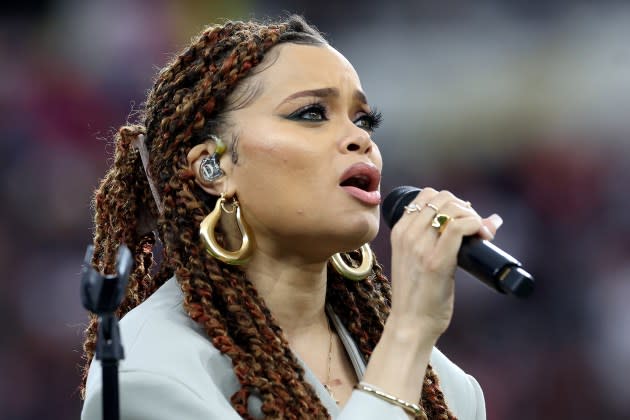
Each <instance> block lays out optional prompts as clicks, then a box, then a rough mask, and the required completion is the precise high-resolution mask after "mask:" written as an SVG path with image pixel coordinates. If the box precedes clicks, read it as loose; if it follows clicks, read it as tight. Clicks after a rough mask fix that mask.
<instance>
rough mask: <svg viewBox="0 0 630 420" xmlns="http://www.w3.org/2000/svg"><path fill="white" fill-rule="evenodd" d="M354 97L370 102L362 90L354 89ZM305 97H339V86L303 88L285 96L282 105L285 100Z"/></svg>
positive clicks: (366, 102) (363, 101)
mask: <svg viewBox="0 0 630 420" xmlns="http://www.w3.org/2000/svg"><path fill="white" fill-rule="evenodd" d="M353 96H354V99H355V100H357V101H359V102H362V103H364V104H366V105H367V104H368V101H367V97H366V96H365V93H363V92H361V91H360V90H355V91H354V95H353ZM303 97H316V98H330V97H333V98H337V97H339V89H337V88H322V89H311V90H303V91H301V92H296V93H294V94H292V95H289V96H287V97H286V98H284V100H283V101H282V102H281V103H280V105H282V104H284V103H285V102H288V101H290V100H292V99H296V98H303Z"/></svg>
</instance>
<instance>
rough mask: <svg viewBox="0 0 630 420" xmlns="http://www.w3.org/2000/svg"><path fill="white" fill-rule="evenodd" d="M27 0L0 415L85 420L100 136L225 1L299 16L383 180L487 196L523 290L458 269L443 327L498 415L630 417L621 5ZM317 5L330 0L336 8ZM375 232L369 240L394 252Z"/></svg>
mask: <svg viewBox="0 0 630 420" xmlns="http://www.w3.org/2000/svg"><path fill="white" fill-rule="evenodd" d="M323 3H325V4H326V7H323V6H322V1H319V2H317V5H313V4H311V2H305V1H297V2H282V1H278V0H266V1H240V0H239V1H231V2H218V1H195V0H186V1H179V2H169V1H166V0H162V1H157V0H156V1H149V0H146V1H140V0H137V1H136V0H133V1H122V0H116V1H111V2H99V1H91V0H88V1H79V0H74V1H73V0H65V1H24V2H21V3H20V4H17V3H14V4H12V5H11V6H3V7H4V8H5V10H4V11H3V12H2V15H0V139H1V140H0V174H1V176H2V179H4V182H3V183H1V184H0V202H2V203H3V205H2V206H0V267H1V268H2V273H3V280H2V281H1V282H0V326H1V327H2V328H1V331H2V334H1V335H0V337H2V339H1V340H0V343H1V345H0V371H1V372H2V375H0V417H1V418H3V419H7V420H31V419H42V418H46V419H71V418H78V416H79V412H80V407H81V401H80V398H79V394H78V391H77V387H78V385H79V381H80V375H79V365H80V362H81V343H82V330H83V327H84V325H85V323H86V319H87V315H86V312H85V311H84V309H83V308H82V307H81V304H80V300H79V287H78V286H79V281H80V277H79V272H80V269H81V263H82V259H83V254H84V252H85V246H86V245H87V244H88V243H90V241H91V234H92V230H91V229H92V227H91V208H90V200H91V194H92V191H93V189H94V188H95V187H96V185H97V183H98V180H99V178H100V177H102V176H103V174H104V172H105V170H106V168H107V167H108V164H109V163H110V162H111V152H112V146H111V139H112V133H113V132H114V131H115V130H116V128H117V127H119V126H120V125H122V124H123V123H125V121H127V118H129V115H130V114H131V115H132V114H133V112H134V111H136V110H138V109H139V108H140V107H141V104H142V101H143V99H144V95H145V92H146V90H147V89H148V88H149V87H150V86H151V82H152V78H153V76H154V74H155V72H156V71H157V69H158V68H160V67H161V66H162V65H164V64H165V63H166V61H167V60H168V58H169V57H170V55H171V54H173V53H175V52H177V51H178V50H179V49H180V48H181V47H182V46H184V45H185V44H186V42H187V39H189V38H190V37H191V36H193V35H194V34H195V33H197V32H198V31H199V30H200V29H201V28H202V27H203V26H204V25H205V24H208V23H212V22H214V21H217V20H218V19H219V18H248V17H250V16H256V17H264V16H276V15H278V14H280V13H281V12H282V11H283V10H290V11H293V12H298V13H303V14H304V15H305V16H306V18H307V19H309V20H310V21H311V22H312V23H314V24H315V25H316V26H318V27H319V28H320V29H322V30H323V31H324V32H325V33H326V34H327V36H328V38H329V39H330V40H331V42H332V44H333V46H336V47H337V48H338V49H339V50H340V51H341V52H342V53H344V54H345V55H346V56H347V57H348V58H349V60H350V61H351V62H352V63H353V64H354V65H355V68H356V69H357V71H358V73H359V75H360V77H361V79H362V81H363V86H364V89H365V90H366V92H367V93H368V97H369V99H370V101H371V102H373V103H375V104H376V106H377V107H378V108H379V109H380V110H381V111H382V112H383V114H384V117H385V123H384V126H383V128H382V129H379V131H378V132H377V133H376V134H375V139H376V141H377V143H378V144H379V146H380V147H381V150H382V152H383V155H384V159H385V170H384V178H383V186H382V190H383V192H384V193H387V192H388V191H389V190H390V189H391V188H393V187H395V186H397V185H402V184H407V185H416V186H426V185H430V186H433V187H435V188H438V189H449V190H451V191H453V192H455V193H456V194H458V195H460V196H461V197H464V198H465V199H466V200H470V201H471V202H472V203H473V205H474V206H475V208H476V209H477V210H478V211H480V213H482V214H488V215H489V214H491V213H494V212H496V213H499V214H500V215H501V216H502V217H503V219H504V221H505V224H504V227H503V228H501V229H500V232H499V234H498V236H497V238H496V241H495V242H496V243H497V245H498V246H500V247H502V248H503V249H505V250H506V251H508V252H510V253H511V254H512V255H514V256H515V257H517V258H518V259H519V260H521V261H522V262H523V264H524V266H525V267H526V269H527V270H528V271H530V272H531V273H532V274H534V275H535V277H536V280H537V287H536V290H535V293H534V295H533V296H532V297H531V298H529V299H527V300H518V299H515V298H512V297H508V296H501V295H499V294H496V293H494V292H493V291H491V290H490V289H488V288H487V287H485V286H483V285H481V283H479V282H478V281H476V280H474V279H473V278H471V277H469V276H468V275H466V274H464V273H459V274H458V280H457V283H458V284H457V297H456V301H457V302H456V309H455V316H454V319H453V323H452V325H451V327H450V328H449V330H448V331H447V333H446V334H445V335H444V336H443V337H442V338H441V340H440V341H439V342H438V347H440V348H441V349H442V350H443V351H444V352H445V353H446V354H447V355H448V356H449V357H451V358H452V359H453V360H454V361H455V362H456V363H458V364H459V365H460V366H461V367H462V368H464V369H465V370H466V371H468V372H469V373H471V374H473V375H474V376H475V377H476V378H477V379H478V380H479V382H480V383H481V385H482V387H483V389H484V392H485V396H486V404H487V408H488V417H489V418H490V419H514V420H520V419H523V420H524V419H557V418H561V419H565V418H566V419H582V418H606V419H627V418H630V388H628V387H627V386H626V384H625V378H626V377H627V376H628V375H630V330H629V329H628V325H630V306H629V305H628V304H627V301H628V299H630V240H629V239H628V238H630V194H628V193H627V192H628V184H629V182H630V176H629V175H628V174H630V139H629V136H630V123H629V122H628V115H627V112H628V109H630V44H629V43H628V42H627V40H628V39H630V7H629V6H627V5H625V4H624V2H616V1H603V2H599V3H597V5H591V4H590V3H589V2H580V1H575V2H570V1H561V0H555V1H534V2H531V1H529V2H525V1H515V0H512V1H498V0H495V1H490V0H480V1H478V2H466V1H463V0H461V1H458V0H450V1H446V2H445V1H440V2H439V1H434V2H431V1H425V2H418V1H411V0H409V1H405V2H400V4H399V5H394V4H393V3H392V4H384V3H383V2H378V1H375V0H366V1H363V2H356V1H348V2H336V1H333V0H330V1H324V2H323ZM328 6H329V7H328ZM387 238H388V229H387V228H386V227H385V226H384V224H383V228H382V230H381V233H380V234H379V237H378V238H377V240H376V241H375V244H374V248H375V250H376V252H377V254H378V255H379V256H380V259H381V260H382V262H384V263H385V265H386V266H387V265H388V262H389V257H390V255H389V249H388V241H387Z"/></svg>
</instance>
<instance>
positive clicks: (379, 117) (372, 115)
mask: <svg viewBox="0 0 630 420" xmlns="http://www.w3.org/2000/svg"><path fill="white" fill-rule="evenodd" d="M362 118H366V119H367V120H368V122H369V124H370V130H372V131H373V130H376V129H377V128H379V127H380V126H381V123H382V122H383V114H382V113H381V112H380V111H379V110H378V109H376V108H374V109H372V110H371V111H370V112H368V113H367V114H365V115H364V116H363V117H362Z"/></svg>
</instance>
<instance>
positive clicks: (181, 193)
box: [82, 16, 455, 419]
mask: <svg viewBox="0 0 630 420" xmlns="http://www.w3.org/2000/svg"><path fill="white" fill-rule="evenodd" d="M282 43H303V44H313V45H320V44H321V45H324V44H326V41H325V40H324V38H323V37H322V35H321V34H320V33H319V32H317V31H316V30H315V29H314V28H312V27H311V26H309V25H308V24H307V23H306V22H305V21H304V20H303V19H302V18H301V17H298V16H291V17H290V18H288V20H286V21H283V22H279V23H272V24H262V23H256V22H238V21H236V22H232V21H229V22H226V23H225V24H223V25H219V26H211V27H208V28H207V29H205V30H204V31H203V32H202V33H201V34H200V35H199V36H198V37H197V38H196V39H194V40H193V41H192V43H191V45H190V46H189V47H188V48H186V49H185V50H184V51H182V52H181V53H180V54H179V55H177V56H176V57H175V58H174V59H173V60H172V61H171V62H170V63H169V64H168V65H167V66H166V67H165V68H164V69H163V70H162V71H161V72H160V73H159V74H158V76H157V79H156V81H155V84H154V87H153V89H152V90H151V91H150V92H149V94H148V98H147V101H146V103H145V107H144V111H143V114H142V115H141V116H140V121H141V122H140V123H138V124H131V125H126V126H124V127H122V128H121V129H120V130H119V131H118V132H117V134H116V136H115V144H116V146H115V153H114V162H113V165H112V167H111V168H110V169H109V171H108V172H107V173H106V175H105V177H104V178H103V180H102V181H101V183H100V185H99V187H98V188H97V190H96V193H95V196H94V201H93V207H94V210H95V215H94V223H95V234H94V247H95V248H94V256H93V260H92V265H93V266H94V267H95V268H96V269H98V270H99V271H101V272H103V273H113V272H114V268H115V260H116V252H117V249H118V246H119V245H120V244H123V243H124V244H126V245H127V246H128V247H129V248H130V249H131V250H132V252H133V255H134V260H135V265H134V269H133V271H132V273H131V275H130V278H129V282H128V287H127V290H126V295H125V298H124V300H123V302H122V304H121V305H120V308H119V309H118V313H117V315H118V316H119V317H123V316H124V315H125V314H126V313H127V312H129V311H130V310H131V309H133V308H134V307H136V306H137V305H139V304H140V303H142V302H143V301H144V300H145V299H146V298H147V297H148V296H150V295H151V293H153V292H154V291H155V290H156V289H157V288H159V287H160V286H161V285H162V284H163V283H164V282H165V281H166V280H167V279H168V278H170V277H172V276H173V275H175V276H176V278H177V281H178V283H179V285H180V287H181V290H182V292H183V295H184V303H183V305H184V309H185V311H186V313H187V314H188V315H189V316H190V317H191V318H192V319H193V320H194V321H196V322H197V323H198V324H199V325H201V327H203V329H204V331H205V332H206V333H207V335H208V337H209V338H210V340H211V341H212V344H213V345H214V346H215V347H216V348H217V349H218V350H219V351H221V353H223V354H225V355H227V356H229V358H230V360H231V362H232V367H233V370H234V374H235V375H236V377H237V379H238V381H239V383H240V389H239V390H238V391H237V392H235V393H234V395H232V396H231V404H232V406H233V407H234V409H235V410H236V411H237V412H238V413H239V415H241V416H242V417H243V418H245V419H250V418H252V417H251V415H250V414H249V413H248V410H247V399H248V397H249V395H250V394H251V393H253V392H255V393H257V394H258V395H259V396H260V397H261V399H262V407H261V410H262V412H263V413H264V415H265V416H266V418H287V419H303V418H309V419H311V418H312V419H328V418H330V416H329V414H328V412H327V410H326V408H325V407H324V406H323V405H322V403H321V401H320V400H319V398H318V397H317V395H316V393H315V391H314V389H313V388H312V387H311V386H310V385H309V384H308V383H307V382H306V381H305V379H304V370H303V368H302V366H301V365H300V363H299V362H298V360H297V358H296V356H295V354H294V353H293V352H292V351H291V349H290V347H289V344H288V341H287V339H286V337H285V336H284V334H283V332H282V330H281V328H280V326H279V325H278V323H277V322H276V321H275V319H274V318H273V316H272V315H271V313H270V311H269V309H268V307H267V306H266V305H265V302H264V301H263V299H262V298H261V297H260V296H259V294H258V293H257V291H256V289H255V288H254V286H253V284H252V283H251V282H250V281H249V280H248V279H247V278H246V276H245V274H244V273H243V271H242V270H241V269H239V268H237V267H235V266H230V265H227V264H225V263H223V262H221V261H218V260H216V259H214V258H212V257H211V256H210V255H209V254H208V253H207V252H205V249H204V246H203V244H202V242H201V240H200V237H199V225H200V224H201V221H202V220H203V218H204V217H205V216H206V215H207V214H208V213H209V212H210V211H211V209H212V208H213V207H214V204H215V202H216V199H217V197H212V196H209V195H208V194H206V193H205V192H204V191H203V190H201V188H200V187H199V186H198V185H197V184H196V183H195V174H194V173H193V172H192V171H191V169H190V168H189V165H188V162H187V158H186V156H187V153H188V151H189V150H190V149H191V148H192V147H193V146H195V145H196V144H200V143H202V142H204V141H205V140H206V139H207V137H208V134H209V133H214V132H216V130H217V128H218V127H219V126H220V124H221V121H222V119H221V116H222V114H223V113H225V111H226V106H227V105H226V104H227V103H228V100H229V99H230V98H229V97H230V94H231V93H233V92H234V91H235V88H236V87H237V85H238V84H239V81H241V80H243V79H244V78H245V77H247V76H248V75H250V74H251V72H252V69H253V68H254V67H255V66H256V65H258V64H259V63H260V62H261V61H262V59H263V58H264V57H265V55H266V54H267V53H268V52H269V51H270V49H272V48H273V47H274V46H275V45H278V44H282ZM140 134H143V135H146V138H147V140H146V145H147V148H148V150H149V155H150V163H149V165H148V168H147V170H148V173H149V174H150V176H151V179H152V181H153V182H154V183H155V185H156V187H157V190H158V194H159V197H160V199H161V204H162V207H163V211H162V212H161V213H160V212H159V211H158V208H157V206H156V204H155V201H154V199H153V197H152V195H151V190H150V187H149V184H148V181H147V177H146V176H145V172H144V169H143V165H142V162H141V159H140V154H139V152H138V150H136V149H135V148H134V147H133V144H132V143H133V141H134V140H135V139H136V138H137V136H138V135H140ZM155 232H157V235H158V236H159V239H160V242H161V246H162V248H163V250H162V256H161V257H162V258H161V262H160V264H157V263H156V261H155V258H154V254H153V253H154V245H156V241H157V236H156V233H155ZM217 237H218V239H219V240H222V239H221V238H222V237H221V234H220V232H218V235H217ZM349 258H351V259H353V260H356V259H358V256H357V255H353V254H352V253H350V254H349ZM326 300H327V303H329V304H330V305H332V307H333V309H334V311H335V313H336V314H337V315H338V316H339V317H340V319H341V320H342V322H343V323H344V325H345V326H346V328H347V329H348V331H349V332H350V334H351V335H352V337H353V339H354V340H355V341H356V342H357V343H358V346H359V349H360V351H361V352H362V353H363V355H364V356H365V358H366V360H367V359H369V357H370V354H371V353H372V351H373V349H374V347H375V346H376V344H377V343H378V341H379V339H380V337H381V334H382V331H383V327H384V325H385V320H386V319H387V316H388V315H389V311H390V306H391V288H390V283H389V281H388V280H387V279H386V278H385V276H384V275H383V274H382V268H381V266H380V265H379V264H378V263H375V265H374V267H373V271H372V274H371V275H370V276H369V277H368V278H367V279H365V280H364V281H361V282H350V281H346V280H344V278H343V277H342V276H340V275H339V274H338V273H337V272H336V271H334V270H333V269H332V268H331V267H330V265H329V268H328V285H327V295H326ZM96 336H97V323H96V318H95V316H93V315H91V318H90V323H89V324H88V327H87V329H86V338H85V342H84V361H85V365H84V368H83V385H82V394H83V395H84V392H85V380H86V378H87V372H88V368H89V365H90V363H91V361H92V358H93V356H94V349H95V342H96ZM420 403H421V404H422V406H423V408H424V409H425V411H426V413H427V416H428V418H429V419H454V418H455V417H454V416H453V415H452V413H450V412H449V410H448V408H447V406H446V402H445V400H444V395H443V394H442V392H441V390H440V388H439V385H438V379H437V376H436V375H435V373H434V371H433V369H432V368H431V366H430V365H429V366H428V368H427V371H426V376H425V379H424V384H423V389H422V398H421V401H420Z"/></svg>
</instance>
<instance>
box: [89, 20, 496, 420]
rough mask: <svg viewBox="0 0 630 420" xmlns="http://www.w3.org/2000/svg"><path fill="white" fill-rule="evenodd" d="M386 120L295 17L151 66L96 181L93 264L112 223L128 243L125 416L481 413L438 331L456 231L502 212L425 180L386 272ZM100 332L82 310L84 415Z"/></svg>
mask: <svg viewBox="0 0 630 420" xmlns="http://www.w3.org/2000/svg"><path fill="white" fill-rule="evenodd" d="M378 122H379V115H378V114H377V113H375V112H374V111H373V110H371V109H370V107H369V105H368V104H367V100H366V98H365V95H364V93H363V91H362V89H361V85H360V82H359V78H358V76H357V74H356V73H355V71H354V69H353V68H352V66H351V65H350V63H348V61H347V60H346V59H345V58H344V57H343V56H342V55H341V54H340V53H339V52H337V51H336V50H334V49H333V48H331V47H330V46H329V45H328V44H327V43H326V41H325V40H324V39H323V38H322V37H321V35H320V34H319V33H318V32H316V31H315V30H314V29H312V28H311V27H309V26H308V25H307V24H306V23H305V22H304V21H303V20H301V18H298V17H292V18H290V19H289V20H288V21H287V22H282V23H278V24H270V25H262V24H258V23H253V22H249V23H242V22H228V23H226V24H225V25H223V26H214V27H210V28H209V29H207V30H206V31H204V32H203V33H202V34H201V36H200V37H198V38H197V39H196V40H194V41H193V43H192V44H191V45H190V46H189V47H188V48H187V49H186V50H185V51H184V52H182V53H181V54H180V55H179V56H178V57H176V58H175V59H174V61H172V62H171V63H170V64H169V65H168V66H166V68H165V69H163V70H162V71H161V72H160V74H159V76H158V78H157V80H156V82H155V86H154V88H153V89H152V90H151V92H150V93H149V96H148V99H147V102H146V106H145V113H144V116H143V121H142V124H139V125H132V126H127V127H123V128H121V129H120V131H119V133H118V135H117V138H116V152H115V161H114V164H113V166H112V168H111V169H110V171H109V172H108V173H107V175H106V176H105V178H104V180H103V181H102V183H101V185H100V187H99V189H98V190H97V192H96V196H95V209H96V214H95V224H96V232H95V237H94V245H95V254H94V260H93V264H94V266H95V267H97V268H98V269H99V270H101V271H102V272H112V271H113V268H114V264H115V255H116V250H117V247H118V245H119V244H120V243H126V244H127V245H128V246H129V247H130V249H132V250H133V251H134V255H135V262H136V265H135V269H134V271H133V273H132V275H131V278H130V281H129V286H128V291H127V295H126V298H125V300H124V301H123V304H122V305H121V308H120V311H119V315H120V316H121V317H123V318H122V320H121V332H122V340H123V345H124V346H125V353H126V359H125V360H124V361H123V362H122V363H121V366H120V392H121V414H122V418H124V419H174V418H177V419H201V418H205V419H237V418H241V417H242V418H291V419H311V418H313V419H320V418H322V419H323V418H331V417H332V418H338V419H383V418H389V419H392V420H393V419H407V418H409V417H411V418H415V417H417V418H429V419H453V418H460V419H482V418H485V406H484V401H483V395H482V393H481V389H480V387H479V385H478V384H477V383H476V381H475V380H474V379H473V378H472V377H470V376H468V375H466V374H465V373H463V372H462V371H461V370H460V369H459V368H457V367H456V366H455V365H454V364H452V363H451V362H450V361H449V360H448V359H446V357H445V356H444V355H442V354H441V353H440V352H439V351H437V350H436V349H435V348H434V347H433V346H434V344H435V342H436V341H437V339H438V337H439V336H440V335H441V334H442V333H443V332H444V331H445V329H446V328H447V326H448V324H449V322H450V319H451V314H452V306H453V274H454V271H455V264H456V254H457V250H458V248H459V246H460V243H461V239H462V236H464V235H473V234H480V235H482V236H483V237H485V238H487V239H491V238H492V237H493V236H494V233H495V232H496V229H497V228H498V223H497V220H499V219H498V217H494V216H493V217H490V218H488V219H482V218H481V217H480V216H479V215H478V214H477V213H476V212H475V211H474V210H473V209H472V208H471V207H470V203H467V202H464V201H462V200H460V199H458V198H456V197H454V196H453V195H452V194H451V193H449V192H446V191H442V192H437V191H435V190H433V189H431V188H425V189H423V190H422V192H421V193H420V194H419V195H418V197H417V198H416V199H415V200H414V202H413V203H412V204H411V205H410V206H408V207H407V211H406V214H405V215H404V216H403V217H402V218H401V220H400V221H399V222H398V223H397V225H396V226H395V228H394V229H393V231H392V235H391V242H392V270H391V271H392V285H391V286H390V282H389V281H388V280H387V279H385V277H384V276H383V274H382V270H381V267H380V266H379V264H378V263H376V262H375V261H374V260H373V259H372V258H373V257H372V254H371V251H370V250H369V246H368V245H367V244H368V243H369V242H370V241H371V240H372V239H374V237H375V236H376V234H377V231H378V227H379V207H378V204H379V203H380V193H379V183H380V173H381V169H382V161H381V155H380V153H379V150H378V147H377V146H376V144H374V143H373V142H372V140H371V134H372V131H373V130H374V129H375V128H376V127H377V125H378ZM143 158H144V159H143ZM143 160H144V162H145V164H144V165H143ZM438 210H439V212H440V213H442V214H445V215H448V217H445V218H441V219H436V213H437V211H438ZM432 222H436V223H438V225H436V227H433V226H432ZM439 222H442V223H439ZM446 222H447V223H446ZM154 230H155V231H157V237H159V240H160V241H161V243H162V246H163V249H164V252H163V259H162V261H161V264H160V266H159V267H158V268H154V267H153V255H152V252H153V251H152V249H153V247H154V245H155V242H156V238H157V237H156V235H155V234H154V233H153V231H154ZM356 250H358V251H356ZM152 273H155V274H152ZM95 336H96V326H95V322H94V320H92V323H91V324H90V326H89V327H88V331H87V339H86V343H85V354H86V361H87V363H86V370H85V377H86V388H85V404H84V408H83V414H82V418H83V419H95V418H100V412H101V389H100V386H101V385H100V383H101V377H100V366H98V363H91V366H90V362H92V356H93V351H94V343H95ZM88 367H89V371H88ZM422 378H424V380H422Z"/></svg>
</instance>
